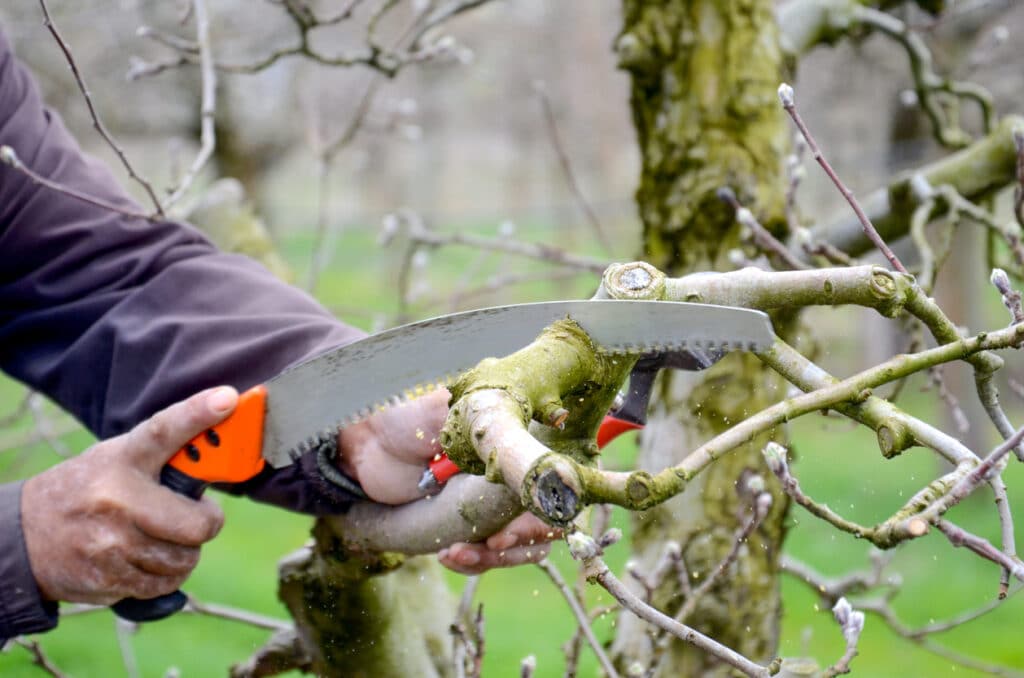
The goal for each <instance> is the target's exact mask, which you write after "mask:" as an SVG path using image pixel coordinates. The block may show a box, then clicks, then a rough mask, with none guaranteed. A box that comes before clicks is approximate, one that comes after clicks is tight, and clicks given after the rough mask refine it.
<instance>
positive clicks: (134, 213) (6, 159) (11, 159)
mask: <svg viewBox="0 0 1024 678" xmlns="http://www.w3.org/2000/svg"><path fill="white" fill-rule="evenodd" d="M0 163H3V164H4V165H7V166H8V167H11V168H13V169H14V170H16V171H18V172H21V173H22V174H24V175H25V176H26V177H28V178H29V179H30V180H31V181H33V182H34V183H36V184H39V185H40V186H44V187H45V188H48V189H50V190H51V191H57V192H58V193H61V194H63V195H66V196H68V197H70V198H74V199H75V200H79V201H81V202H84V203H87V204H89V205H93V206H94V207H99V208H102V209H105V210H108V211H110V212H116V213H117V214H121V215H124V216H126V217H131V218H132V219H150V218H151V216H150V215H148V214H145V213H144V212H140V211H138V210H133V209H130V208H127V207H122V206H121V205H116V204H114V203H112V202H108V201H106V200H103V199H102V198H97V197H95V196H92V195H88V194H86V193H82V192H81V191H78V190H76V189H74V188H71V187H69V186H64V185H62V184H59V183H57V182H55V181H51V180H50V179H47V178H46V177H44V176H42V175H41V174H37V173H36V172H35V171H33V170H31V169H29V167H28V166H27V165H25V164H24V163H23V162H22V161H21V159H20V158H19V157H18V155H17V153H15V151H14V149H13V148H11V147H10V146H0Z"/></svg>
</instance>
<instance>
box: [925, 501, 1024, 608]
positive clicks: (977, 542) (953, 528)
mask: <svg viewBox="0 0 1024 678" xmlns="http://www.w3.org/2000/svg"><path fill="white" fill-rule="evenodd" d="M934 525H935V527H936V528H937V529H938V530H939V532H941V533H942V534H944V535H946V538H947V539H949V543H951V544H952V545H953V546H963V547H965V548H967V549H968V550H969V551H972V552H974V553H976V554H977V555H979V556H981V557H982V558H984V559H986V560H991V561H992V562H993V563H996V564H997V565H999V566H1001V567H1002V568H1003V569H1004V570H1008V571H1009V572H1010V575H1011V576H1013V577H1014V578H1016V579H1018V580H1020V581H1024V563H1021V561H1020V559H1019V558H1011V557H1010V556H1007V555H1006V554H1005V553H1003V552H1002V551H1000V550H999V549H997V548H996V547H995V546H993V545H992V543H991V542H990V541H988V540H987V539H984V538H983V537H979V536H978V535H975V534H971V533H970V532H968V531H967V530H965V529H963V528H962V527H959V526H958V525H954V524H953V523H951V522H949V521H948V520H937V521H936V522H935V523H934ZM1002 597H1004V598H1005V597H1006V596H1005V594H1004V595H1003V596H1002Z"/></svg>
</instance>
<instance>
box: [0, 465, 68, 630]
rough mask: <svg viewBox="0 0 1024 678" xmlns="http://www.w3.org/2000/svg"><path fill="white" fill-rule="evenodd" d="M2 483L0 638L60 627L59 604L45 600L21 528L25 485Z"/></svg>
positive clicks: (0, 514) (0, 509)
mask: <svg viewBox="0 0 1024 678" xmlns="http://www.w3.org/2000/svg"><path fill="white" fill-rule="evenodd" d="M23 484H24V483H23V482H17V483H10V484H7V485H0V640H5V639H8V638H13V637H14V636H19V635H22V634H26V633H39V632H41V631H49V630H50V629H52V628H54V627H55V626H57V603H55V602H53V601H47V600H43V597H42V595H40V593H39V587H38V586H37V585H36V580H35V578H34V577H33V576H32V567H31V566H30V565H29V562H28V551H27V550H26V549H25V537H24V535H23V534H22V531H21V487H22V485H23Z"/></svg>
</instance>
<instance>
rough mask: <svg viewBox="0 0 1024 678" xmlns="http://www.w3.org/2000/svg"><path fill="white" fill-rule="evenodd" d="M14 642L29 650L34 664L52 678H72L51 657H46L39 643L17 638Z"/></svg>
mask: <svg viewBox="0 0 1024 678" xmlns="http://www.w3.org/2000/svg"><path fill="white" fill-rule="evenodd" d="M14 642H15V643H17V644H18V646H19V647H23V648H25V649H26V650H28V651H29V653H30V654H31V655H32V663H33V664H35V665H36V666H38V667H39V668H40V669H42V670H43V671H44V672H46V674H47V675H50V676H52V678H70V677H69V676H68V675H67V674H65V673H64V672H62V671H61V670H60V668H59V667H58V666H57V665H56V664H54V663H53V661H52V660H51V659H50V658H49V657H47V656H46V653H45V652H43V648H42V646H41V645H40V644H39V642H38V641H35V640H28V639H27V638H16V639H15V641H14Z"/></svg>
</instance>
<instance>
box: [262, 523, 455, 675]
mask: <svg viewBox="0 0 1024 678" xmlns="http://www.w3.org/2000/svg"><path fill="white" fill-rule="evenodd" d="M314 534H315V537H316V540H315V542H314V543H313V545H312V546H311V547H309V548H304V549H302V550H300V551H299V552H297V553H296V554H294V555H293V556H291V557H289V558H286V559H285V560H283V561H282V562H281V566H280V569H281V572H280V588H279V596H280V597H281V600H282V601H284V603H285V604H286V605H287V606H288V609H289V611H290V612H291V614H292V616H293V618H294V619H295V622H296V629H297V631H298V633H299V637H300V638H301V640H302V643H303V646H304V647H306V648H307V649H308V650H309V651H310V653H311V655H312V669H313V671H314V672H315V673H316V674H317V675H324V676H352V677H354V678H371V677H374V678H375V677H376V676H411V675H416V676H426V677H434V676H447V675H450V673H451V664H450V638H449V636H448V634H447V623H444V624H440V625H439V624H437V623H436V620H437V619H438V615H439V614H440V615H441V618H443V619H445V620H450V619H452V618H454V610H455V606H454V601H453V600H452V598H451V595H450V594H449V593H448V591H447V589H446V588H445V587H444V586H438V585H436V584H435V583H434V580H435V577H436V572H435V570H437V568H438V567H439V566H438V565H437V563H436V561H433V559H430V558H427V557H419V558H409V559H406V558H404V557H402V556H400V555H397V554H388V553H384V554H360V555H353V554H351V553H350V552H349V551H348V550H347V549H346V548H345V547H344V545H343V543H342V542H341V540H340V539H339V538H338V537H337V536H336V535H334V534H333V533H332V532H331V531H330V529H329V528H328V527H327V526H326V523H323V522H320V523H318V527H317V529H316V530H315V532H314Z"/></svg>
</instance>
